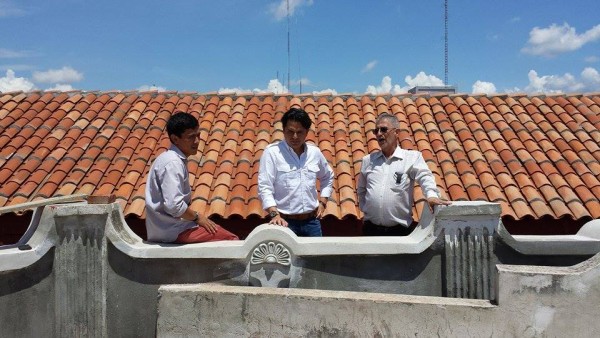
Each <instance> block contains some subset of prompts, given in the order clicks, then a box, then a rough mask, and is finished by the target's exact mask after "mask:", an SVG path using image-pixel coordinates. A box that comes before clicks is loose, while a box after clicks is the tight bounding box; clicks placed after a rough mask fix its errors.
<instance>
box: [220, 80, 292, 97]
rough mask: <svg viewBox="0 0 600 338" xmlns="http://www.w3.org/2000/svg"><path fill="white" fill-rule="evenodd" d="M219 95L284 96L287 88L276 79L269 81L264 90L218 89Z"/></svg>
mask: <svg viewBox="0 0 600 338" xmlns="http://www.w3.org/2000/svg"><path fill="white" fill-rule="evenodd" d="M217 92H218V93H219V94H236V93H237V94H239V93H248V92H253V93H273V94H285V93H288V90H287V88H286V87H285V86H284V85H283V84H282V83H281V82H279V80H277V79H272V80H269V84H268V85H267V88H266V89H261V88H254V89H253V90H249V89H244V88H240V87H235V88H219V90H218V91H217Z"/></svg>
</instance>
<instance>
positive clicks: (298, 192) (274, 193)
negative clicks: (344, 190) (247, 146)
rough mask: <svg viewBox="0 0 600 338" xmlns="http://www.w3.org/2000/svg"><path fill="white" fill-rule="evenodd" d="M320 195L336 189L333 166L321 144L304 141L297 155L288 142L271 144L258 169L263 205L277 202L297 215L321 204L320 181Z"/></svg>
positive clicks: (288, 212) (283, 211)
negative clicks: (319, 146) (323, 151)
mask: <svg viewBox="0 0 600 338" xmlns="http://www.w3.org/2000/svg"><path fill="white" fill-rule="evenodd" d="M317 180H319V182H320V184H321V197H326V198H329V197H330V196H331V193H332V192H333V170H332V169H331V167H330V166H329V163H327V160H326V159H325V156H323V154H322V153H321V150H319V148H318V147H316V146H315V145H313V144H309V143H305V147H304V152H303V153H302V154H301V155H300V156H298V155H297V154H296V153H295V152H294V150H293V149H292V148H291V147H290V146H289V145H288V144H287V143H286V142H285V141H280V142H277V143H273V144H270V145H268V146H267V147H266V148H265V151H264V152H263V154H262V156H261V158H260V167H259V171H258V196H259V198H260V200H261V202H262V206H263V209H265V210H266V209H268V208H270V207H273V206H276V207H277V210H279V212H281V213H283V214H288V215H298V214H304V213H308V212H311V211H313V210H315V209H316V208H317V207H318V206H319V200H318V199H317V184H316V181H317Z"/></svg>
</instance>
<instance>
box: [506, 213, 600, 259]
mask: <svg viewBox="0 0 600 338" xmlns="http://www.w3.org/2000/svg"><path fill="white" fill-rule="evenodd" d="M498 235H499V236H500V238H501V239H502V241H504V243H506V244H507V245H509V246H510V247H512V248H513V249H515V250H516V251H517V252H520V253H522V254H525V255H595V254H597V253H598V252H600V220H594V221H590V222H588V223H586V224H585V225H584V226H583V227H582V228H581V229H579V231H578V232H577V234H575V235H511V234H510V233H509V232H508V231H507V230H506V229H505V228H504V226H502V225H501V226H500V227H499V228H498Z"/></svg>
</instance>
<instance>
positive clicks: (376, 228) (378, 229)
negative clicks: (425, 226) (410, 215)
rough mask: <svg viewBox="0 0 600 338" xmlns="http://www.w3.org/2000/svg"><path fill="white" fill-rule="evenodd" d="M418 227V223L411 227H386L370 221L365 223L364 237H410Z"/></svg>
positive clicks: (413, 223)
mask: <svg viewBox="0 0 600 338" xmlns="http://www.w3.org/2000/svg"><path fill="white" fill-rule="evenodd" d="M416 227H417V222H412V224H411V225H410V226H409V227H405V226H404V225H400V224H398V225H395V226H391V227H386V226H382V225H377V224H374V223H371V222H369V221H364V222H363V235H364V236H408V235H410V233H411V232H413V230H415V228H416Z"/></svg>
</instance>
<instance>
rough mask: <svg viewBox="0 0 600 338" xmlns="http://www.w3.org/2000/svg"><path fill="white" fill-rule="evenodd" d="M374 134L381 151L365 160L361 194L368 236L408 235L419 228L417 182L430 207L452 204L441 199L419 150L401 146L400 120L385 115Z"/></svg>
mask: <svg viewBox="0 0 600 338" xmlns="http://www.w3.org/2000/svg"><path fill="white" fill-rule="evenodd" d="M375 125H376V127H375V129H373V131H372V132H373V133H374V134H375V136H376V137H377V143H378V144H379V147H380V149H381V150H380V151H376V152H374V153H372V154H369V155H367V156H365V157H363V159H362V165H361V169H360V174H359V175H358V182H357V194H358V203H359V206H360V209H361V210H362V211H363V213H364V219H363V234H364V235H366V236H407V235H409V234H410V233H411V232H412V231H413V230H414V227H415V225H416V223H414V222H413V218H412V206H413V203H414V196H413V190H414V182H415V181H416V182H418V183H419V185H420V186H421V189H422V190H423V194H424V195H425V197H426V198H427V203H428V204H429V207H430V208H431V209H433V207H434V206H435V205H449V204H450V202H449V201H446V200H442V199H440V197H439V194H438V189H437V186H436V183H435V178H434V176H433V174H432V173H431V170H429V167H428V166H427V164H426V163H425V160H424V159H423V155H422V154H421V152H419V151H415V150H405V149H401V148H400V147H399V146H398V127H399V122H398V119H397V118H396V117H395V116H394V115H390V114H388V113H383V114H381V115H380V116H379V117H378V118H377V121H376V123H375Z"/></svg>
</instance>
